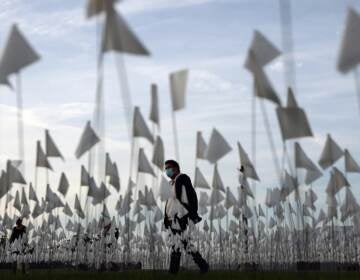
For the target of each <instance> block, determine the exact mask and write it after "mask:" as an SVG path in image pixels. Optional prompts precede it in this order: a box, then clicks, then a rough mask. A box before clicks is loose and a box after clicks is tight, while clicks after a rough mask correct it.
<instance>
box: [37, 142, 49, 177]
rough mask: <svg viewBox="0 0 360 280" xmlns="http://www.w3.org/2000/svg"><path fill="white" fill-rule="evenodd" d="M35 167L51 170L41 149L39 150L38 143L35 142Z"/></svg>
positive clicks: (39, 145)
mask: <svg viewBox="0 0 360 280" xmlns="http://www.w3.org/2000/svg"><path fill="white" fill-rule="evenodd" d="M36 167H45V168H47V169H50V170H53V169H52V167H51V165H50V162H49V161H48V159H47V157H46V155H45V153H44V151H43V149H42V148H41V144H40V141H37V142H36Z"/></svg>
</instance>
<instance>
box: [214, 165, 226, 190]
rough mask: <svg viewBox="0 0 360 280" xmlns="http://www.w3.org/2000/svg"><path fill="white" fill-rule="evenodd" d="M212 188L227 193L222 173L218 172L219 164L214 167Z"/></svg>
mask: <svg viewBox="0 0 360 280" xmlns="http://www.w3.org/2000/svg"><path fill="white" fill-rule="evenodd" d="M212 187H213V188H214V189H216V190H220V191H222V192H225V187H224V183H223V181H222V179H221V177H220V173H219V170H218V166H217V164H215V165H214V174H213V180H212Z"/></svg>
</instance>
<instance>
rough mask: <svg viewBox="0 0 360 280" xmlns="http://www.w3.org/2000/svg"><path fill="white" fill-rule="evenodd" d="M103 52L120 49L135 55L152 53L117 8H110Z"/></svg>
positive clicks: (122, 51)
mask: <svg viewBox="0 0 360 280" xmlns="http://www.w3.org/2000/svg"><path fill="white" fill-rule="evenodd" d="M101 49H102V52H103V53H105V52H107V51H118V52H121V53H130V54H135V55H150V53H149V51H148V50H147V49H146V47H145V46H144V45H143V44H142V43H141V42H140V40H139V39H138V38H137V37H136V35H135V34H134V33H133V32H132V31H131V29H130V27H129V26H128V25H127V23H126V22H125V20H124V19H123V18H122V17H121V16H120V14H118V13H117V12H116V10H115V9H108V10H107V13H106V19H105V28H104V32H103V36H102V47H101Z"/></svg>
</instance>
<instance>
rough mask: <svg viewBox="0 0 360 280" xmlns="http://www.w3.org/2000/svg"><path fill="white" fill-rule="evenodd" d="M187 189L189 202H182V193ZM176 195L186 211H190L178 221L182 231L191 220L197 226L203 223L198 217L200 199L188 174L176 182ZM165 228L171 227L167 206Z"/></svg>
mask: <svg viewBox="0 0 360 280" xmlns="http://www.w3.org/2000/svg"><path fill="white" fill-rule="evenodd" d="M182 186H184V187H185V191H186V196H187V200H188V201H187V202H185V201H182V200H181V197H182V191H183V188H182ZM175 195H176V198H177V199H178V200H179V201H180V203H181V204H182V205H183V206H184V207H185V209H186V210H187V211H188V214H186V215H185V216H184V217H182V218H181V219H178V221H179V224H180V227H181V228H182V229H185V228H186V226H187V220H188V219H191V220H192V221H193V222H194V223H195V224H196V223H198V222H200V221H201V218H200V217H199V215H198V213H197V212H198V199H197V195H196V192H195V189H194V187H193V185H192V183H191V179H190V178H189V176H188V175H186V174H180V175H178V177H177V178H176V180H175ZM164 223H165V227H166V228H167V227H169V226H170V222H169V217H168V215H167V213H166V205H165V218H164Z"/></svg>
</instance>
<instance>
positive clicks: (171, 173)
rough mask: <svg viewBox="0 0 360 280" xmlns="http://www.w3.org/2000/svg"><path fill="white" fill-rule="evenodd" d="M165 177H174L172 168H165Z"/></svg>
mask: <svg viewBox="0 0 360 280" xmlns="http://www.w3.org/2000/svg"><path fill="white" fill-rule="evenodd" d="M165 173H166V176H168V177H169V178H171V177H172V176H173V175H174V170H173V169H172V168H167V169H166V170H165Z"/></svg>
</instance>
